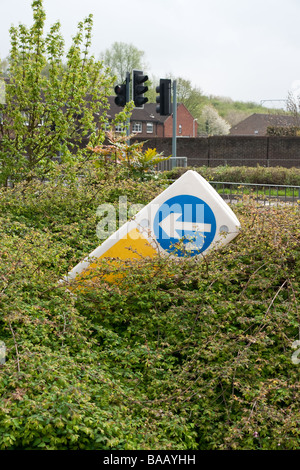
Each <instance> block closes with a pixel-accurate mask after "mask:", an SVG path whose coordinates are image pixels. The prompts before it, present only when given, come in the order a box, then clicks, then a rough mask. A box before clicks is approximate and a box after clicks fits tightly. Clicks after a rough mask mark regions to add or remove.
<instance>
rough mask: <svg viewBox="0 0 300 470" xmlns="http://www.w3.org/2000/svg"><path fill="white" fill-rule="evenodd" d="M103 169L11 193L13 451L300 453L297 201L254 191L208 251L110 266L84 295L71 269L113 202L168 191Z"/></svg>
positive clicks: (7, 294)
mask: <svg viewBox="0 0 300 470" xmlns="http://www.w3.org/2000/svg"><path fill="white" fill-rule="evenodd" d="M89 175H90V176H89V178H88V179H80V180H74V179H72V180H69V181H67V180H64V181H63V182H60V181H59V180H57V179H56V180H55V181H49V182H48V183H47V184H44V185H43V186H41V184H40V183H35V182H32V183H27V184H25V183H24V184H21V185H19V186H16V187H15V188H13V189H5V190H4V189H2V190H1V194H0V222H1V223H0V312H1V316H0V340H1V341H3V342H4V343H5V346H6V350H7V357H6V362H5V363H4V364H2V365H0V374H1V381H0V395H1V399H0V431H1V432H0V448H1V449H45V450H46V449H55V450H63V449H70V450H77V449H98V450H101V449H106V450H112V449H150V450H154V449H189V450H191V449H205V450H208V449H248V450H250V449H297V448H299V437H300V434H299V423H298V412H299V396H300V394H299V371H300V365H299V364H297V363H295V361H294V362H293V361H292V355H293V353H294V354H295V353H296V350H295V349H293V344H294V342H295V341H296V340H298V339H299V301H300V285H299V279H300V249H299V245H300V240H299V233H300V220H299V212H298V211H297V209H296V208H292V207H285V206H282V207H279V208H268V209H266V208H260V207H258V206H256V205H255V204H254V203H253V202H252V201H251V200H247V199H245V200H244V201H243V202H242V203H241V204H240V205H237V206H235V207H234V211H235V212H236V214H237V216H238V218H239V220H240V222H241V225H242V231H241V234H240V235H239V237H237V238H236V239H235V240H234V241H233V242H232V243H230V245H227V246H226V247H224V248H222V249H219V250H217V251H214V252H212V253H211V254H209V255H208V256H206V257H205V258H204V259H203V260H202V261H201V262H195V261H194V260H193V259H192V260H190V259H186V260H183V262H182V263H180V264H178V263H177V262H176V261H174V260H171V259H169V258H160V257H158V258H157V259H154V260H149V259H141V260H139V261H138V262H135V263H133V264H128V265H119V266H118V265H116V264H115V265H111V264H107V263H105V262H103V263H102V264H99V267H98V277H97V278H96V279H93V280H91V281H90V284H89V286H87V288H86V289H84V290H81V291H78V290H77V291H76V294H77V295H76V296H74V295H73V294H71V293H70V291H69V290H66V286H64V285H62V284H60V283H59V280H60V279H61V278H62V277H63V276H64V275H65V274H66V273H67V272H68V270H70V269H71V268H72V267H74V266H75V265H76V264H77V263H78V262H79V261H81V260H82V259H83V258H84V257H85V256H86V255H87V254H88V253H90V252H91V251H92V250H93V249H94V248H96V246H98V245H99V243H100V241H99V240H98V239H97V236H96V226H97V222H98V221H99V219H98V218H97V215H96V210H97V207H98V205H99V204H101V203H103V202H106V203H107V202H111V203H112V204H114V206H115V207H116V210H117V211H118V204H119V202H118V201H119V196H121V195H123V196H124V195H126V196H127V200H128V206H130V205H131V204H133V203H141V204H145V203H147V202H149V201H151V200H152V199H153V197H154V196H155V195H157V194H158V193H160V192H161V186H160V184H159V183H158V182H157V180H149V181H146V182H145V181H144V182H141V181H138V180H134V179H132V178H130V177H128V175H127V176H126V175H125V174H121V173H119V172H116V171H115V168H113V169H112V171H107V172H106V175H105V178H103V175H101V174H100V173H97V172H95V170H94V169H93V167H90V168H89ZM112 270H117V272H118V274H119V276H118V277H117V278H115V281H114V282H109V281H108V279H107V274H108V273H110V272H112ZM120 274H121V275H120ZM88 287H89V288H88ZM294 357H295V356H294Z"/></svg>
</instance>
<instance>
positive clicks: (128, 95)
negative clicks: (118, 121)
mask: <svg viewBox="0 0 300 470" xmlns="http://www.w3.org/2000/svg"><path fill="white" fill-rule="evenodd" d="M129 101H130V73H129V72H126V103H129ZM126 135H127V137H129V135H130V118H127V126H126ZM127 145H130V139H127Z"/></svg>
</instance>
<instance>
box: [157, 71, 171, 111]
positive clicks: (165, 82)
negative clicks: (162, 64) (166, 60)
mask: <svg viewBox="0 0 300 470" xmlns="http://www.w3.org/2000/svg"><path fill="white" fill-rule="evenodd" d="M156 93H159V95H158V96H157V97H156V103H157V106H156V112H157V113H159V114H160V115H161V116H170V115H171V114H172V113H171V80H170V79H168V78H161V79H160V81H159V86H157V87H156Z"/></svg>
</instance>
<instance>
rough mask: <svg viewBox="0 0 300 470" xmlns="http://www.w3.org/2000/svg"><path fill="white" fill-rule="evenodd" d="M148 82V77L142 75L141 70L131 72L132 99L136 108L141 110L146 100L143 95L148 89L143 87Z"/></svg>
mask: <svg viewBox="0 0 300 470" xmlns="http://www.w3.org/2000/svg"><path fill="white" fill-rule="evenodd" d="M147 80H148V75H143V72H142V71H141V70H133V71H132V99H133V101H134V105H135V107H136V108H143V106H144V104H145V103H147V101H148V98H146V97H145V96H144V93H146V91H148V87H147V86H145V85H143V83H145V82H146V81H147Z"/></svg>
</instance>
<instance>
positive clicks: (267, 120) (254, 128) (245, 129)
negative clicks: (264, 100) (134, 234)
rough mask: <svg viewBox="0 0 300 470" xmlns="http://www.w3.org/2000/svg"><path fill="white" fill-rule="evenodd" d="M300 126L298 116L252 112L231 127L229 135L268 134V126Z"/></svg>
mask: <svg viewBox="0 0 300 470" xmlns="http://www.w3.org/2000/svg"><path fill="white" fill-rule="evenodd" d="M297 125H298V126H299V123H298V122H297V120H296V118H295V117H294V116H290V115H280V114H252V115H251V116H249V117H247V118H246V119H244V120H243V121H241V122H239V123H238V124H235V125H234V126H232V128H231V129H230V132H229V135H254V136H255V135H257V136H265V135H268V133H267V129H268V127H278V128H282V127H294V126H297Z"/></svg>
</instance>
